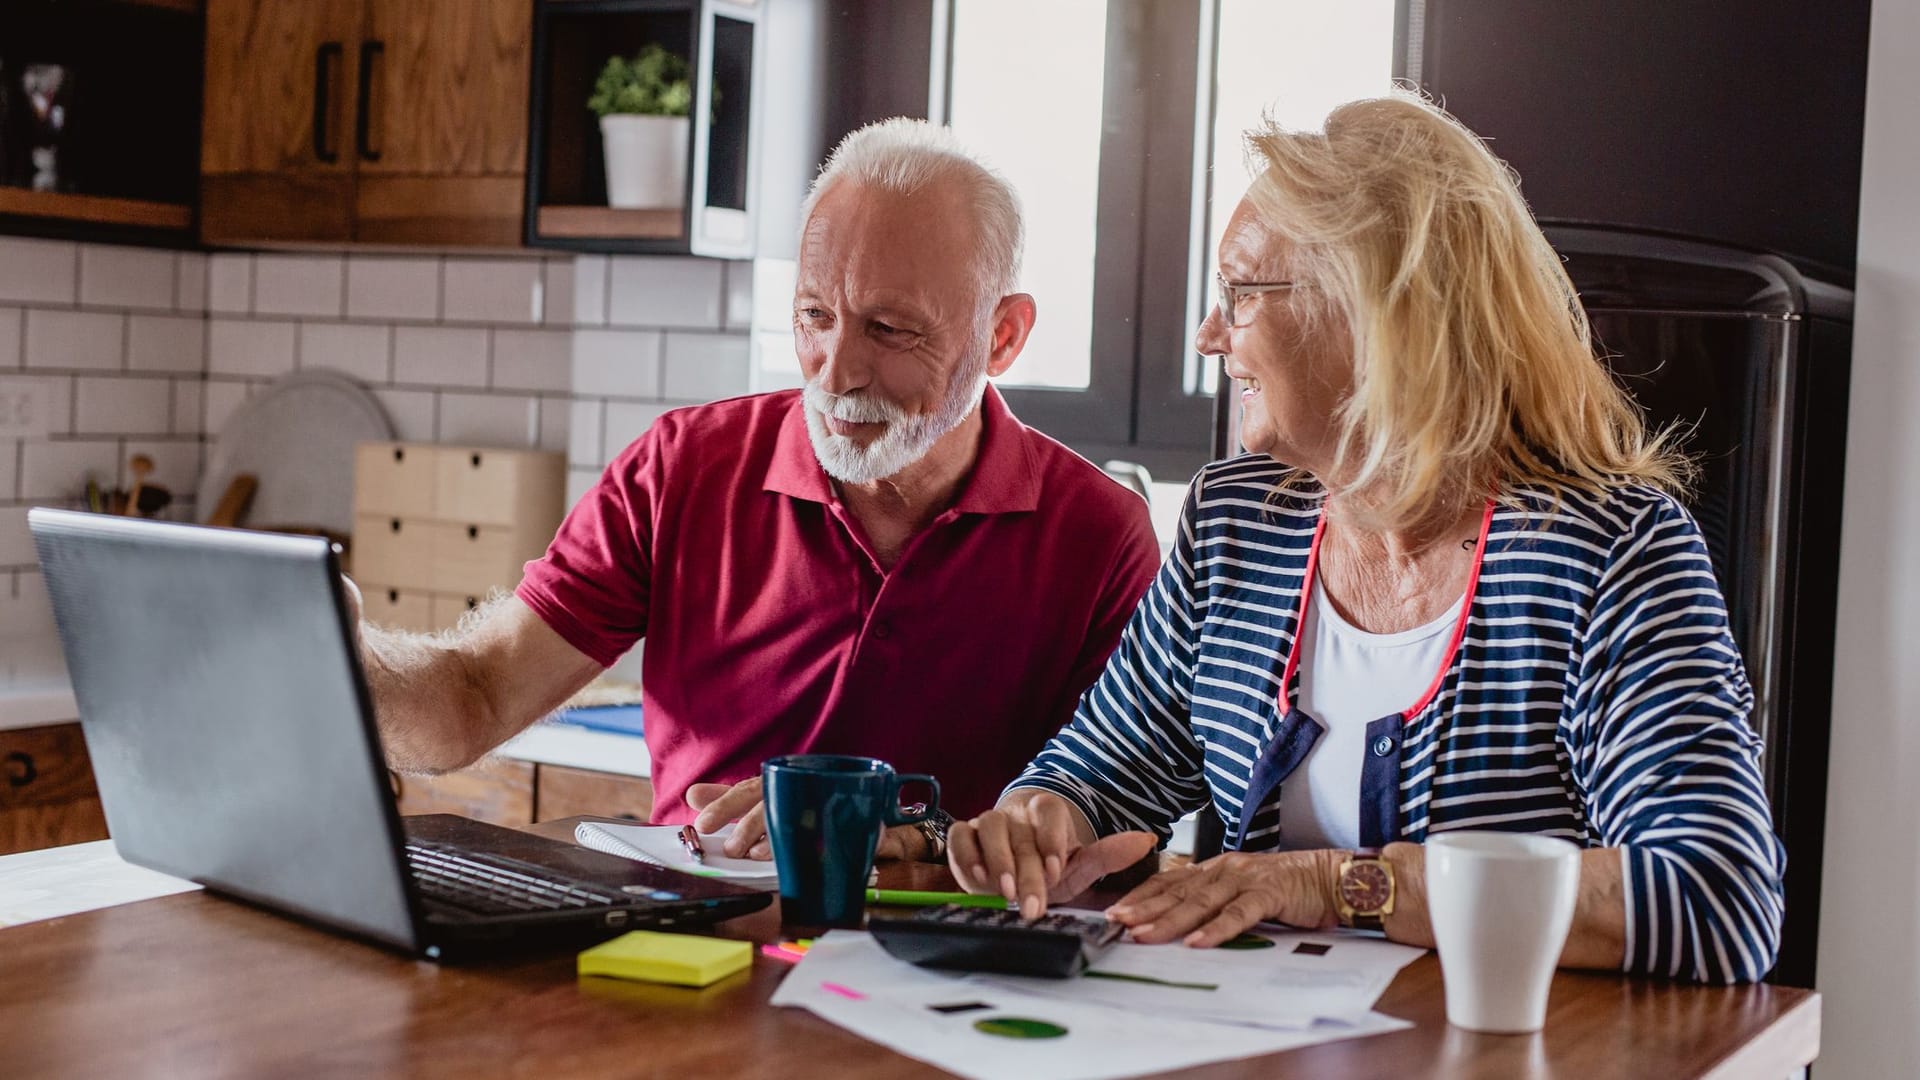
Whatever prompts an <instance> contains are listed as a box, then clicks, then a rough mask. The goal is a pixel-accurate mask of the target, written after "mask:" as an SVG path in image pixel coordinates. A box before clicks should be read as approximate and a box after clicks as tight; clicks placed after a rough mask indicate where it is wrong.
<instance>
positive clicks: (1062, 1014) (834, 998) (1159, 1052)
mask: <svg viewBox="0 0 1920 1080" xmlns="http://www.w3.org/2000/svg"><path fill="white" fill-rule="evenodd" d="M773 1003H774V1004H775V1005H785V1006H791V1007H795V1008H803V1009H806V1010H808V1011H809V1012H812V1013H814V1014H815V1015H817V1016H820V1017H822V1018H823V1019H826V1020H828V1021H831V1022H832V1023H835V1024H838V1025H840V1026H841V1027H844V1028H846V1029H847V1030H849V1031H851V1032H853V1033H854V1034H856V1035H859V1036H861V1037H862V1038H865V1039H870V1040H872V1041H873V1042H876V1043H879V1044H881V1045H882V1046H886V1047H889V1048H891V1049H893V1050H897V1051H899V1052H900V1053H902V1054H905V1055H907V1056H908V1057H912V1058H917V1059H919V1060H921V1061H924V1062H927V1063H928V1064H931V1065H936V1066H938V1067H940V1068H942V1069H946V1070H948V1071H949V1072H953V1073H956V1074H958V1075H960V1076H964V1077H976V1078H979V1080H1006V1078H1008V1077H1020V1078H1022V1080H1105V1078H1110V1077H1112V1078H1117V1077H1129V1076H1139V1075H1142V1074H1145V1073H1152V1072H1161V1071H1165V1070H1170V1069H1181V1068H1187V1067H1190V1066H1194V1065H1200V1064H1205V1063H1207V1062H1211V1061H1226V1060H1231V1059H1234V1058H1243V1057H1251V1056H1255V1055H1260V1054H1271V1053H1276V1052H1278V1051H1281V1050H1291V1049H1294V1048H1296V1047H1301V1046H1310V1045H1312V1044H1314V1043H1320V1042H1332V1041H1334V1040H1338V1039H1348V1038H1354V1037H1357V1036H1362V1035H1376V1034H1380V1033H1383V1032H1388V1031H1398V1030H1401V1029H1403V1028H1407V1027H1411V1026H1412V1025H1411V1024H1409V1023H1408V1022H1406V1021H1404V1020H1396V1019H1394V1018H1393V1017H1389V1016H1383V1015H1381V1014H1379V1013H1372V1012H1368V1013H1363V1014H1361V1015H1359V1016H1357V1017H1355V1018H1353V1019H1352V1020H1351V1021H1350V1022H1347V1023H1344V1024H1338V1025H1334V1024H1329V1025H1323V1026H1321V1027H1318V1028H1315V1029H1313V1030H1310V1031H1280V1030H1275V1029H1272V1028H1261V1027H1251V1026H1245V1025H1236V1024H1213V1023H1206V1022H1204V1021H1198V1020H1190V1019H1185V1018H1181V1017H1173V1016H1166V1015H1155V1014H1143V1013H1137V1012H1133V1011H1130V1010H1125V1009H1117V1008H1113V1007H1110V1006H1107V1005H1102V1004H1097V1003H1093V1002H1083V1001H1074V1000H1069V999H1066V998H1059V997H1041V996H1036V995H1033V994H1028V993H1024V992H1022V991H1019V990H1016V989H1013V988H1011V987H1008V986H1005V985H1002V984H998V983H989V982H986V981H984V980H980V979H977V978H974V977H965V976H950V975H945V974H941V973H938V972H932V971H927V970H925V969H922V968H917V967H913V966H912V965H910V964H904V963H901V962H900V961H898V960H895V959H893V958H892V957H890V956H888V955H887V954H886V952H885V950H883V949H881V947H880V946H879V944H878V943H876V942H875V941H874V940H873V939H872V938H871V937H870V936H868V935H867V934H864V933H859V932H854V931H844V930H836V931H834V932H832V933H830V934H828V935H826V936H824V937H822V938H820V939H818V940H816V941H815V942H814V944H813V947H812V949H811V950H809V951H808V953H807V955H806V957H805V958H804V959H803V960H801V962H800V963H799V964H797V965H795V967H794V969H793V970H792V971H791V972H789V973H788V974H787V977H786V979H785V980H784V981H783V982H782V983H781V984H780V988H779V990H777V991H775V993H774V995H773ZM943 1010H945V1011H943ZM1010 1017H1011V1018H1023V1019H1029V1020H1039V1021H1044V1022H1046V1023H1050V1024H1053V1025H1057V1026H1058V1027H1062V1028H1065V1029H1066V1034H1064V1035H1061V1036H1059V1037H1057V1038H1043V1039H1014V1038H1006V1037H1004V1036H999V1035H992V1034H987V1033H985V1032H982V1031H980V1030H979V1029H977V1028H976V1027H975V1024H977V1023H978V1022H979V1021H981V1020H990V1019H1004V1018H1010Z"/></svg>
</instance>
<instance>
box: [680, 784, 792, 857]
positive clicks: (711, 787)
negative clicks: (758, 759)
mask: <svg viewBox="0 0 1920 1080" xmlns="http://www.w3.org/2000/svg"><path fill="white" fill-rule="evenodd" d="M687 805H688V806H689V807H692V808H693V809H695V810H698V811H699V812H700V816H698V817H696V818H694V819H693V827H694V828H696V829H698V830H700V831H701V832H703V833H713V832H719V831H720V828H721V826H723V825H725V824H726V823H727V822H729V821H731V822H734V823H735V824H734V826H733V834H732V835H731V836H728V837H727V841H726V844H725V845H724V850H725V851H726V853H727V855H728V856H730V857H732V858H735V859H771V858H773V841H772V839H771V838H770V837H768V836H767V807H766V804H765V803H763V802H761V801H760V778H759V777H757V776H756V777H754V778H753V779H751V780H742V781H740V782H739V783H737V784H734V785H732V786H731V787H729V786H728V785H726V784H694V785H693V786H691V787H689V788H687Z"/></svg>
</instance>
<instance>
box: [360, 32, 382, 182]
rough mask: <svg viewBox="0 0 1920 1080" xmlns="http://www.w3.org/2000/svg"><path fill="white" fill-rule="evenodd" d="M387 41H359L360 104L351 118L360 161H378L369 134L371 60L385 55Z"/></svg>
mask: <svg viewBox="0 0 1920 1080" xmlns="http://www.w3.org/2000/svg"><path fill="white" fill-rule="evenodd" d="M386 51H387V43H386V42H384V41H363V42H361V43H360V104H359V111H358V112H357V113H356V115H355V116H354V119H353V146H354V149H355V150H357V151H359V153H360V160H361V161H379V160H380V151H378V150H375V149H374V148H373V145H372V143H371V142H370V141H369V136H370V135H371V134H372V130H373V105H372V103H371V98H372V95H373V62H374V60H375V59H377V58H379V57H381V56H384V55H386Z"/></svg>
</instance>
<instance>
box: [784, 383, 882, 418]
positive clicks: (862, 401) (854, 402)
mask: <svg viewBox="0 0 1920 1080" xmlns="http://www.w3.org/2000/svg"><path fill="white" fill-rule="evenodd" d="M805 393H806V401H807V407H808V408H811V409H813V410H814V411H815V412H817V413H819V414H820V415H822V416H831V417H833V418H834V419H835V420H839V421H842V422H844V423H849V424H891V423H894V422H896V421H898V420H900V419H902V416H901V412H900V408H899V406H897V405H895V404H894V403H893V402H891V401H888V400H886V399H885V398H880V397H872V396H868V395H866V394H859V395H855V394H830V393H828V392H827V391H825V390H822V389H820V386H819V384H818V383H814V382H809V383H807V388H806V391H805Z"/></svg>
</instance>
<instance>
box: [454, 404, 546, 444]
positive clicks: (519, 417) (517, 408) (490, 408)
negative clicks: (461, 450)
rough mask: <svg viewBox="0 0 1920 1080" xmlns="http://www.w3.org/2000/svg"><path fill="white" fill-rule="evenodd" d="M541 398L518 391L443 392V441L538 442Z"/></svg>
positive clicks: (473, 442) (470, 442)
mask: <svg viewBox="0 0 1920 1080" xmlns="http://www.w3.org/2000/svg"><path fill="white" fill-rule="evenodd" d="M539 427H540V401H539V399H538V398H531V397H521V396H519V395H517V394H455V393H444V394H441V395H440V441H441V442H445V443H460V444H462V445H479V446H533V445H536V444H537V443H538V442H539V436H540V432H539Z"/></svg>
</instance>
